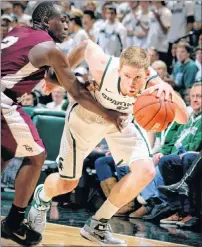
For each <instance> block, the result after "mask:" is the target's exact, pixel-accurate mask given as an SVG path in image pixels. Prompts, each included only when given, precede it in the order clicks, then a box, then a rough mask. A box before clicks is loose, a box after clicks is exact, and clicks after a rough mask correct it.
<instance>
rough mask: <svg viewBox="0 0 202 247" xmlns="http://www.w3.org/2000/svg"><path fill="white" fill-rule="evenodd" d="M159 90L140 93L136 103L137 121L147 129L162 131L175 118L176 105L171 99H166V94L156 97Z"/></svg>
mask: <svg viewBox="0 0 202 247" xmlns="http://www.w3.org/2000/svg"><path fill="white" fill-rule="evenodd" d="M156 95H157V91H154V92H153V93H152V94H150V95H144V94H142V95H140V96H139V97H137V100H136V102H135V104H134V117H135V120H136V122H137V123H138V124H139V125H140V126H141V127H143V128H144V129H145V130H147V131H154V132H161V131H163V130H165V129H166V128H167V127H168V125H169V124H170V123H171V122H172V121H173V120H174V118H175V109H176V105H175V103H173V102H172V101H171V99H170V100H168V101H165V100H164V98H165V94H164V93H162V95H161V97H160V98H157V97H156Z"/></svg>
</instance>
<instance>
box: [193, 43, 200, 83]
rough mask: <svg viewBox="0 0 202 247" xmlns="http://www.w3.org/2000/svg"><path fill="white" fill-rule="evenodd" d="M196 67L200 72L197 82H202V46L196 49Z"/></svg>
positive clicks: (196, 78)
mask: <svg viewBox="0 0 202 247" xmlns="http://www.w3.org/2000/svg"><path fill="white" fill-rule="evenodd" d="M195 63H196V66H197V67H198V72H197V74H196V77H195V81H199V80H202V68H201V67H202V46H198V47H196V60H195Z"/></svg>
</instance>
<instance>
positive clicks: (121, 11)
mask: <svg viewBox="0 0 202 247" xmlns="http://www.w3.org/2000/svg"><path fill="white" fill-rule="evenodd" d="M116 10H117V18H118V19H119V21H120V22H122V20H123V19H124V17H125V16H126V15H127V14H129V13H130V10H131V9H130V5H129V3H128V2H125V1H122V2H120V4H119V5H118V6H117V9H116Z"/></svg>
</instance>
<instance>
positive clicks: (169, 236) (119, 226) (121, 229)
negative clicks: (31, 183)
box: [1, 199, 202, 247]
mask: <svg viewBox="0 0 202 247" xmlns="http://www.w3.org/2000/svg"><path fill="white" fill-rule="evenodd" d="M10 206H11V201H10V200H5V199H4V200H2V205H1V215H2V216H5V215H7V214H8V211H9V209H10ZM92 214H93V213H92V212H87V211H86V210H85V209H77V210H76V209H69V208H61V207H58V206H57V205H56V203H54V205H53V206H52V207H51V210H50V212H49V215H48V221H49V223H48V224H47V228H46V231H45V233H44V235H43V241H42V242H41V243H40V245H38V246H46V247H47V246H51V247H52V246H64V247H65V246H98V244H96V243H92V242H90V241H88V240H85V239H83V238H82V237H81V236H80V234H79V228H80V227H82V226H83V224H84V223H85V221H86V220H87V219H88V218H89V217H90V216H91V215H92ZM110 223H111V226H112V229H113V231H114V232H115V233H117V234H118V235H119V237H120V238H122V239H124V240H126V242H127V244H128V246H199V247H202V234H201V233H200V231H198V232H193V231H185V230H180V229H178V228H174V227H171V226H167V227H165V226H163V225H162V226H159V225H156V224H153V223H151V222H144V221H142V220H138V219H130V220H128V219H127V218H120V217H113V218H112V219H111V221H110ZM118 235H117V236H118ZM1 246H18V245H17V244H15V243H14V242H12V241H10V240H5V239H1Z"/></svg>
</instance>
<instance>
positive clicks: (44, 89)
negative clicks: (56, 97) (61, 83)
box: [41, 80, 58, 95]
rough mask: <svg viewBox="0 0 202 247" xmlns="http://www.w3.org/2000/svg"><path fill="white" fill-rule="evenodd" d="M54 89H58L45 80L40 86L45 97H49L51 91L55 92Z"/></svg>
mask: <svg viewBox="0 0 202 247" xmlns="http://www.w3.org/2000/svg"><path fill="white" fill-rule="evenodd" d="M56 88H58V86H57V85H54V84H52V83H48V82H47V81H46V80H44V82H43V83H42V84H41V91H42V92H43V93H44V94H45V95H49V94H50V93H52V92H53V90H55V89H56Z"/></svg>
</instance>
